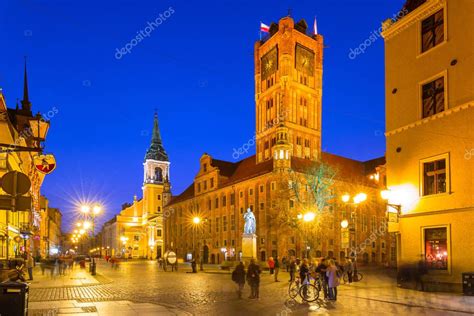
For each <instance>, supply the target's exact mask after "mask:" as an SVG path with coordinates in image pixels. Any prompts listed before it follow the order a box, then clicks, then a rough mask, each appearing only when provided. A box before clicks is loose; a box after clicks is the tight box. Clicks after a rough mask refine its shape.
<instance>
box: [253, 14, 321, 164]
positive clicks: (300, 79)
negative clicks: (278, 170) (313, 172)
mask: <svg viewBox="0 0 474 316" xmlns="http://www.w3.org/2000/svg"><path fill="white" fill-rule="evenodd" d="M275 51H276V54H273V53H272V52H275ZM272 55H274V56H275V57H272ZM254 58H255V100H256V102H255V113H256V157H257V162H262V161H264V160H268V159H270V158H272V155H273V151H272V147H273V145H272V142H273V143H275V142H276V141H277V139H276V136H277V135H276V130H277V128H278V126H279V125H280V124H281V123H283V122H285V123H286V127H287V128H288V130H289V132H288V136H289V143H290V144H292V145H293V146H292V153H291V155H292V156H295V157H301V158H305V157H308V158H310V159H314V160H316V159H318V158H319V157H320V155H321V152H320V150H321V108H322V104H321V101H322V62H323V37H322V36H321V35H315V36H308V35H306V34H303V33H302V32H300V31H298V30H296V29H295V21H293V19H292V18H291V17H284V18H282V19H280V21H279V22H278V32H276V33H275V34H274V35H272V36H271V37H270V38H269V39H268V40H266V41H265V42H263V41H258V42H256V43H255V50H254ZM274 65H276V66H274ZM267 67H269V68H272V67H275V70H274V71H266V70H265V69H266V68H267ZM267 73H268V74H267ZM268 102H271V103H270V104H269V103H268ZM299 138H301V140H300V141H299V140H297V139H299ZM305 142H309V144H307V143H305Z"/></svg>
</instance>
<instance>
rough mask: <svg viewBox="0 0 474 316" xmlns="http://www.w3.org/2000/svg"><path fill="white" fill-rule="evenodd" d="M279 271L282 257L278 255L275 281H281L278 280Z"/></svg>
mask: <svg viewBox="0 0 474 316" xmlns="http://www.w3.org/2000/svg"><path fill="white" fill-rule="evenodd" d="M278 272H280V259H279V257H278V256H276V258H275V282H280V281H279V280H278Z"/></svg>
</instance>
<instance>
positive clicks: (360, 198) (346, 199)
mask: <svg viewBox="0 0 474 316" xmlns="http://www.w3.org/2000/svg"><path fill="white" fill-rule="evenodd" d="M350 199H351V197H350V195H349V194H347V193H346V194H344V195H343V196H342V201H343V202H344V203H346V204H348V205H354V206H355V210H354V211H353V212H351V219H352V221H353V226H352V227H351V229H350V230H352V231H353V232H354V240H355V242H357V206H358V205H359V204H360V203H362V202H364V201H366V200H367V194H365V193H363V192H360V193H357V194H356V195H355V196H354V197H353V199H352V203H351V202H349V201H350ZM342 224H343V223H342V222H341V227H342ZM344 225H345V223H344ZM347 226H349V222H347ZM347 233H348V231H347ZM347 233H346V234H347ZM347 237H348V238H347V241H348V248H349V246H350V244H351V240H350V239H351V238H350V237H351V236H350V233H349V236H347ZM354 275H357V251H355V253H354Z"/></svg>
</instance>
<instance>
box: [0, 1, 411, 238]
mask: <svg viewBox="0 0 474 316" xmlns="http://www.w3.org/2000/svg"><path fill="white" fill-rule="evenodd" d="M403 3H404V1H403V0H396V1H393V0H390V1H389V0H383V1H381V0H360V1H356V0H339V1H335V0H325V1H323V0H320V1H314V0H313V1H302V0H299V1H287V0H285V1H271V2H270V1H247V0H246V1H228V0H220V1H135V0H134V1H132V0H118V1H111V0H100V1H97V0H94V1H92V0H83V1H72V0H2V1H0V26H1V27H0V39H1V49H0V51H1V58H0V88H2V89H3V93H4V95H5V97H6V100H7V104H8V106H9V107H14V106H15V102H16V99H17V98H19V99H21V97H22V88H23V83H22V82H23V58H24V57H23V56H25V55H27V56H28V71H29V84H30V99H31V101H32V103H33V111H34V112H35V113H36V112H37V111H41V112H42V113H47V112H48V111H50V110H51V109H53V108H54V107H56V108H57V109H58V113H57V114H55V115H53V117H51V128H50V131H49V135H48V138H47V142H46V152H47V153H53V154H54V155H55V156H56V159H57V162H58V167H57V169H56V170H55V171H54V173H52V174H51V175H49V176H47V178H46V180H45V182H44V185H43V188H42V193H43V194H44V195H46V196H47V197H48V198H49V200H50V206H53V207H59V208H60V209H61V211H62V212H63V214H64V217H63V227H64V229H68V228H69V225H70V224H71V223H72V222H73V220H74V218H75V216H76V214H77V213H78V211H77V209H76V208H75V203H77V202H79V201H100V202H101V203H102V204H103V205H104V208H105V214H102V215H101V218H100V222H103V221H105V220H108V219H110V218H111V217H112V216H113V215H114V214H116V213H118V212H119V211H120V206H121V204H123V203H125V202H130V201H132V199H133V195H134V194H136V195H138V196H139V197H140V196H141V184H142V181H143V166H142V163H143V158H144V155H145V152H146V150H147V148H148V146H149V144H150V140H151V130H152V127H153V113H154V110H155V109H156V110H157V111H158V115H159V120H160V129H161V134H162V139H163V143H164V146H165V148H166V150H167V152H168V155H169V157H170V160H171V183H172V190H173V194H179V193H181V192H182V191H183V190H184V189H185V188H186V187H187V185H189V183H190V182H191V181H192V179H193V177H194V175H195V174H196V172H197V170H198V164H199V158H200V156H201V155H202V154H203V153H204V152H207V153H209V154H210V155H211V156H213V157H215V158H219V159H224V160H229V161H236V160H235V159H234V158H233V157H232V153H233V149H234V148H239V147H241V146H242V145H243V144H244V143H247V142H248V141H249V139H251V138H252V137H253V135H254V129H255V126H254V125H255V110H254V109H255V103H254V78H253V75H254V70H253V67H254V65H253V47H254V42H255V41H256V40H258V38H259V23H260V21H262V22H264V23H266V24H268V25H269V24H270V23H271V22H272V21H278V19H279V18H281V17H283V16H286V15H287V14H288V8H291V15H292V17H293V18H294V19H295V20H296V21H298V20H299V19H301V18H305V19H306V20H307V22H308V24H309V25H310V28H311V29H312V25H313V19H314V16H316V17H317V21H318V31H319V33H320V34H322V35H323V36H324V38H325V39H324V40H325V45H326V49H325V51H324V68H323V77H324V81H323V144H322V146H323V150H325V151H328V152H331V153H335V154H339V155H343V156H347V157H350V158H353V159H357V160H368V159H371V158H375V157H378V156H381V155H383V154H384V150H385V139H384V136H383V131H384V130H385V127H384V125H385V124H384V56H383V39H381V38H380V37H379V36H377V35H374V33H373V32H377V30H378V29H379V27H380V25H381V22H382V21H383V20H385V19H386V18H390V17H392V16H393V15H394V14H396V13H397V12H398V11H399V10H400V9H401V8H402V5H403ZM160 14H161V16H162V17H164V18H163V19H162V23H161V24H160V25H157V26H155V27H154V30H152V31H151V33H149V36H148V37H143V35H140V36H141V37H142V38H143V40H141V41H140V42H139V43H138V44H137V45H136V46H134V47H133V48H132V49H131V51H130V53H127V54H125V55H122V56H120V54H117V49H119V50H120V49H121V48H122V47H124V46H126V44H127V43H129V42H131V40H132V39H134V38H136V37H137V36H139V34H140V33H139V32H140V31H141V30H145V27H147V26H148V22H152V21H154V20H155V19H157V18H158V17H160ZM148 30H150V29H148ZM142 34H143V33H142ZM371 35H372V39H373V40H370V39H369V38H370V37H371ZM140 36H139V37H140ZM368 39H369V41H368V42H367V43H369V42H370V44H368V45H367V48H366V50H365V52H364V53H363V54H358V55H355V54H354V53H352V55H351V54H350V52H351V49H355V48H356V47H358V46H359V45H360V44H361V43H363V42H364V41H366V40H368ZM117 57H119V58H117ZM251 150H252V151H251V152H249V153H248V154H247V156H248V155H251V154H253V153H254V150H255V148H252V149H251ZM244 157H245V156H244ZM244 157H241V158H244Z"/></svg>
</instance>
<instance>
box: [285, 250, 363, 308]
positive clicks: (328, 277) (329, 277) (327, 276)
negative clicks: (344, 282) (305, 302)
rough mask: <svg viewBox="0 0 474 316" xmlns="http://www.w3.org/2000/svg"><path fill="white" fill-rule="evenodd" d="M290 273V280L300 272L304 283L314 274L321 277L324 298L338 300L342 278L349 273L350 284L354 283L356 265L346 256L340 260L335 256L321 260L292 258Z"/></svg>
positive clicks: (289, 267)
mask: <svg viewBox="0 0 474 316" xmlns="http://www.w3.org/2000/svg"><path fill="white" fill-rule="evenodd" d="M287 269H288V272H289V273H290V280H289V282H293V281H295V274H296V272H299V277H300V280H301V282H302V283H304V282H309V280H307V278H310V277H311V276H313V277H314V278H319V280H320V281H321V284H322V289H323V294H324V299H326V300H332V301H336V300H337V287H338V286H339V285H340V279H341V278H342V277H343V275H344V274H347V278H348V284H351V283H352V280H353V278H352V276H353V273H354V270H355V265H354V263H353V262H352V260H351V259H350V258H344V259H343V260H342V261H341V262H338V261H337V260H336V259H335V258H321V259H320V260H313V261H309V260H308V259H303V260H302V261H301V260H299V259H297V258H294V257H292V258H290V260H289V262H288V265H287Z"/></svg>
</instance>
